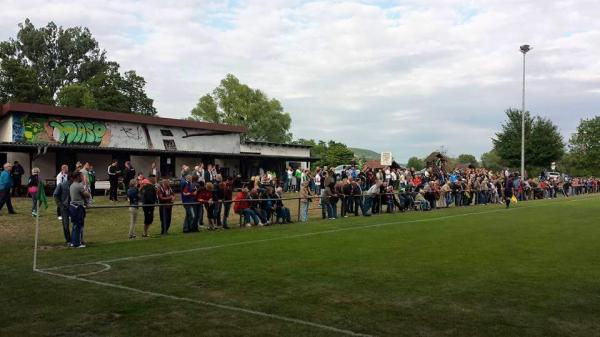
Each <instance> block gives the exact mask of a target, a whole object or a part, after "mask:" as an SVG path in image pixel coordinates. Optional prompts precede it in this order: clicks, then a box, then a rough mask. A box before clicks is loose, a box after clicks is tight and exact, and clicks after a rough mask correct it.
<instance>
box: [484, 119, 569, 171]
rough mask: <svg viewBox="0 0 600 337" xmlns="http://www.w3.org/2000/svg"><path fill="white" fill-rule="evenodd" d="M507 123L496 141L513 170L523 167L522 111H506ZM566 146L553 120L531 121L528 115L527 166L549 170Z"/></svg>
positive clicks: (497, 149) (497, 134) (499, 151)
mask: <svg viewBox="0 0 600 337" xmlns="http://www.w3.org/2000/svg"><path fill="white" fill-rule="evenodd" d="M506 116H507V121H506V122H505V123H504V124H502V130H501V131H500V132H498V133H496V137H495V138H493V139H492V142H493V143H494V150H495V151H496V153H497V154H498V156H500V158H501V159H502V161H503V162H505V163H506V164H507V165H508V166H510V167H515V168H516V167H520V165H521V116H522V115H521V111H520V110H517V109H508V110H506ZM564 147H565V145H564V142H563V138H562V135H561V134H560V133H559V132H558V127H557V126H556V125H554V124H553V123H552V121H550V120H549V119H546V118H541V117H539V116H536V117H535V118H533V117H531V116H530V114H529V112H528V111H526V112H525V166H526V167H527V168H528V169H532V168H546V167H548V166H549V165H550V163H551V162H553V161H557V160H559V159H560V158H561V157H562V156H563V155H564V151H565V150H564Z"/></svg>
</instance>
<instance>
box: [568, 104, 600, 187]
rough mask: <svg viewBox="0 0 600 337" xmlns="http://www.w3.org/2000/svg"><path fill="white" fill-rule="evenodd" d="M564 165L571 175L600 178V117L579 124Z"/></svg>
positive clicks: (584, 120)
mask: <svg viewBox="0 0 600 337" xmlns="http://www.w3.org/2000/svg"><path fill="white" fill-rule="evenodd" d="M562 163H563V165H564V166H567V169H568V172H567V173H570V174H571V175H582V176H583V175H594V176H600V116H596V117H594V118H591V119H583V120H581V121H580V122H579V126H577V132H576V133H575V134H574V135H573V136H572V137H571V139H570V140H569V154H568V155H567V156H566V158H565V160H564V161H563V162H562Z"/></svg>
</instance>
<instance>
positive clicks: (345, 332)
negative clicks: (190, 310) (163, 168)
mask: <svg viewBox="0 0 600 337" xmlns="http://www.w3.org/2000/svg"><path fill="white" fill-rule="evenodd" d="M35 271H36V272H39V273H43V274H47V275H52V276H56V277H62V278H66V279H69V280H74V281H81V282H87V283H91V284H95V285H99V286H103V287H109V288H115V289H120V290H127V291H131V292H135V293H139V294H143V295H147V296H154V297H161V298H166V299H170V300H174V301H182V302H188V303H194V304H200V305H204V306H209V307H214V308H219V309H224V310H230V311H236V312H241V313H245V314H250V315H255V316H261V317H266V318H270V319H276V320H280V321H285V322H289V323H295V324H300V325H305V326H310V327H313V328H317V329H321V330H328V331H332V332H336V333H339V334H343V335H347V336H357V337H373V335H369V334H363V333H359V332H354V331H350V330H345V329H340V328H336V327H333V326H329V325H324V324H319V323H314V322H309V321H304V320H301V319H297V318H291V317H286V316H281V315H276V314H269V313H266V312H262V311H256V310H251V309H245V308H240V307H235V306H231V305H225V304H218V303H213V302H207V301H201V300H195V299H191V298H187V297H179V296H173V295H167V294H162V293H157V292H154V291H147V290H142V289H138V288H133V287H127V286H123V285H119V284H114V283H109V282H102V281H95V280H90V279H86V278H82V277H80V276H74V275H65V274H60V273H54V272H50V271H47V270H42V269H36V270H35ZM91 274H92V273H90V274H86V275H91Z"/></svg>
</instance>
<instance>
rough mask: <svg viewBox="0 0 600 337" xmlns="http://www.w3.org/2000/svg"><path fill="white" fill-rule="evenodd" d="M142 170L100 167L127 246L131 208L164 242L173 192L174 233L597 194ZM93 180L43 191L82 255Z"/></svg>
mask: <svg viewBox="0 0 600 337" xmlns="http://www.w3.org/2000/svg"><path fill="white" fill-rule="evenodd" d="M147 172H148V173H149V174H148V176H145V175H144V174H142V172H136V170H135V168H133V166H132V165H131V163H130V162H125V163H124V169H123V170H121V169H119V163H118V162H117V161H116V160H113V161H112V162H111V164H110V165H109V166H108V167H107V173H108V175H109V181H110V188H109V190H110V191H109V196H110V200H111V201H113V202H115V203H116V202H118V201H119V194H118V193H117V189H118V184H120V183H123V184H124V185H125V186H126V187H127V188H126V189H125V190H126V200H127V201H128V208H129V215H130V216H129V231H128V236H129V238H130V239H134V238H136V237H137V234H136V230H135V229H136V222H137V218H138V211H139V209H140V208H141V209H142V214H143V225H144V226H143V232H142V237H148V236H149V228H150V226H151V225H152V223H153V222H154V213H155V209H156V208H158V215H159V221H160V224H161V235H168V233H169V229H170V226H171V219H172V209H173V207H174V206H175V205H174V203H175V201H176V198H177V195H178V194H180V200H181V203H180V204H181V205H182V206H183V208H184V209H185V217H184V221H183V224H182V230H183V232H184V233H193V232H198V231H199V230H200V229H201V228H205V229H207V230H215V229H218V228H223V229H229V228H230V221H229V218H230V215H231V213H232V211H233V213H235V214H236V215H238V216H239V226H240V227H252V226H268V225H271V224H283V223H291V222H292V216H291V212H290V209H289V208H288V207H287V206H286V205H285V203H286V202H290V201H291V200H293V202H297V203H298V220H299V221H301V222H307V221H308V219H309V211H310V210H311V209H318V210H320V214H321V217H322V218H323V219H331V220H333V219H337V218H340V217H348V216H350V215H352V216H359V215H362V216H371V215H373V214H378V213H382V212H386V213H392V212H406V211H411V210H419V211H429V210H432V209H436V208H445V207H467V206H474V205H487V204H505V205H506V207H510V204H511V202H519V201H527V200H534V199H552V198H557V197H569V196H572V195H579V194H587V193H597V192H599V186H598V179H596V178H593V177H589V178H581V177H574V178H571V177H568V176H565V175H561V176H556V175H552V176H551V175H548V174H546V173H545V172H542V174H541V175H540V176H538V177H531V178H527V179H522V178H521V177H520V175H519V174H518V173H516V172H511V171H510V170H508V169H505V170H502V171H499V172H493V171H491V170H488V169H485V168H475V167H464V168H461V169H454V170H449V171H448V172H446V169H445V167H443V166H438V165H435V164H434V165H429V166H428V167H427V168H426V169H424V170H420V171H417V170H415V169H413V168H402V167H399V166H395V167H391V166H390V167H381V168H369V167H365V168H364V169H362V170H361V169H359V168H358V167H357V166H355V165H348V166H346V167H344V168H343V169H342V170H339V171H338V172H335V171H334V170H333V169H332V168H328V167H323V168H321V167H316V168H315V169H314V170H309V169H301V168H292V167H288V168H287V169H286V170H285V171H284V172H282V174H281V175H280V176H278V175H277V174H276V173H275V172H273V171H262V170H261V172H260V174H259V175H257V176H255V177H252V178H251V179H250V180H249V181H242V180H241V179H240V177H230V176H229V177H224V176H223V174H222V173H223V171H222V170H220V169H219V168H218V166H215V165H211V164H207V165H204V164H203V163H198V164H197V165H195V166H194V167H190V166H187V165H183V166H182V167H181V172H180V176H179V177H178V178H177V180H178V183H177V184H176V185H175V186H174V184H173V181H171V180H169V179H166V178H163V179H158V176H157V175H158V172H157V170H156V165H154V164H153V165H152V167H151V168H150V169H149V170H148V171H147ZM23 174H24V173H23V169H22V167H21V166H20V165H19V164H18V163H15V165H14V166H13V165H12V164H10V163H6V164H4V165H3V171H2V172H1V173H0V210H1V209H2V207H3V206H4V205H6V206H7V208H8V211H9V213H11V214H13V213H15V212H14V209H13V207H12V203H11V196H14V195H19V193H20V192H19V190H18V189H16V188H15V186H19V187H20V185H21V181H20V180H21V176H22V175H23ZM39 174H40V170H39V168H36V167H34V168H33V169H32V170H31V175H30V176H29V178H28V180H27V195H28V196H29V197H31V199H32V210H31V213H32V215H33V216H37V215H38V211H39V210H38V205H39V200H38V199H39V195H40V193H38V190H40V189H41V190H43V188H44V187H43V184H42V183H41V181H40V179H39V178H38V176H39ZM95 181H96V173H95V170H94V168H93V166H92V165H91V164H90V163H87V162H86V163H77V165H76V167H75V169H74V170H73V171H69V167H68V166H67V165H62V166H61V169H60V171H59V172H58V174H57V176H56V189H55V190H54V193H53V196H54V199H55V200H56V205H57V207H56V215H57V218H58V220H59V221H61V223H62V225H63V231H64V236H65V241H66V242H67V244H68V245H69V246H71V247H85V241H84V240H83V227H84V222H85V213H86V208H89V207H90V205H92V202H93V195H94V188H95V187H94V185H95ZM174 187H175V189H174ZM175 190H178V191H179V192H176V191H175ZM284 193H287V194H286V195H284ZM42 194H43V193H42ZM311 205H312V207H311ZM236 221H237V219H236ZM70 223H71V224H72V225H73V227H72V230H71V227H70Z"/></svg>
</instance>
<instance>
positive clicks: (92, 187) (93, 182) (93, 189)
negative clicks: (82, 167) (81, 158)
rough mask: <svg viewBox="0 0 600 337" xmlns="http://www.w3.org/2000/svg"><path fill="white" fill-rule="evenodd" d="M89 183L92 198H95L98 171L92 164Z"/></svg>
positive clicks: (89, 170)
mask: <svg viewBox="0 0 600 337" xmlns="http://www.w3.org/2000/svg"><path fill="white" fill-rule="evenodd" d="M88 182H89V183H90V196H91V197H93V196H94V194H96V170H94V165H92V164H90V165H89V168H88Z"/></svg>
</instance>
